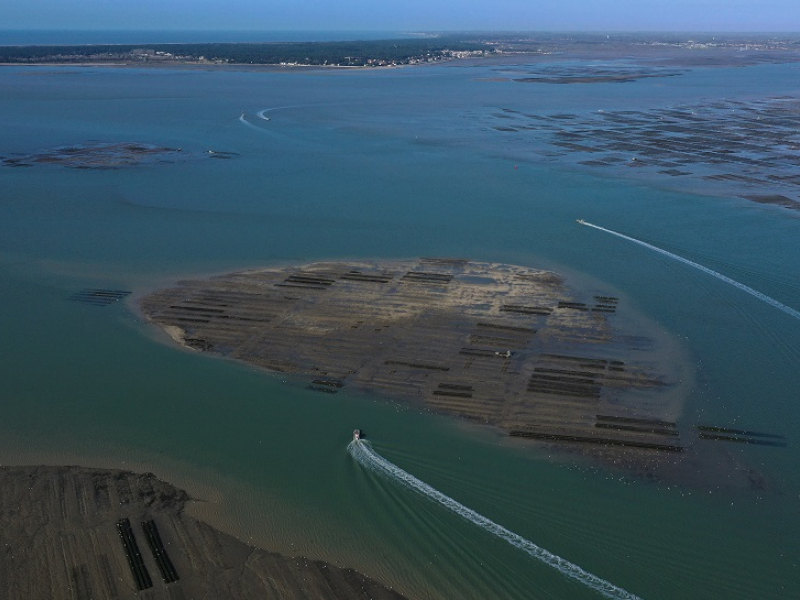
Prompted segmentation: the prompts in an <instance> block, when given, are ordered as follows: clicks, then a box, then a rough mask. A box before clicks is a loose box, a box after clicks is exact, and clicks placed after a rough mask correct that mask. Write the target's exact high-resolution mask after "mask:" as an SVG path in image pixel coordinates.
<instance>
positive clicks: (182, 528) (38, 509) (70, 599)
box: [0, 467, 403, 600]
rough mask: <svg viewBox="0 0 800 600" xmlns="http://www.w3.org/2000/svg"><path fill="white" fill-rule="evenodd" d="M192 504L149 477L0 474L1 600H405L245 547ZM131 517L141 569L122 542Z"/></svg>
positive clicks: (358, 578)
mask: <svg viewBox="0 0 800 600" xmlns="http://www.w3.org/2000/svg"><path fill="white" fill-rule="evenodd" d="M189 501H190V498H189V497H188V495H187V494H186V492H184V491H182V490H179V489H176V488H175V487H173V486H171V485H169V484H168V483H165V482H163V481H160V480H159V479H157V478H156V477H155V476H154V475H152V474H149V473H148V474H143V475H142V474H136V473H131V472H128V471H117V470H101V469H87V468H82V467H0V531H2V545H0V598H9V599H11V598H25V599H26V600H62V599H63V600H76V599H78V600H87V599H90V598H91V599H92V600H125V599H131V600H133V599H136V598H148V599H149V600H189V599H191V598H236V599H237V600H256V599H258V600H317V599H319V598H328V599H333V600H350V599H353V600H356V599H362V598H366V597H369V598H375V599H379V600H402V598H403V596H401V595H400V594H398V593H396V592H394V591H392V590H389V589H387V588H385V587H383V586H381V585H380V584H378V583H377V582H375V581H373V580H371V579H368V578H366V577H364V576H363V575H360V574H359V573H357V572H355V571H353V570H352V569H342V568H338V567H336V566H334V565H330V564H327V563H324V562H322V561H312V560H307V559H305V558H302V557H295V558H290V557H286V556H282V555H280V554H275V553H272V552H267V551H265V550H261V549H258V548H253V547H251V546H248V545H246V544H244V543H242V542H240V541H238V540H236V539H235V538H233V537H231V536H229V535H226V534H224V533H222V532H220V531H217V530H216V529H214V528H212V527H211V526H209V525H207V524H206V523H203V522H202V521H199V520H197V519H195V518H193V517H191V516H189V515H188V514H186V513H185V512H184V507H185V506H186V504H187V502H189ZM126 519H127V523H128V524H129V525H130V529H129V530H128V533H129V534H130V535H132V536H133V539H134V541H135V542H136V547H137V548H138V550H139V557H138V558H137V557H135V556H134V560H133V564H134V565H135V566H132V564H131V562H130V561H129V558H128V556H127V554H128V552H127V551H126V544H125V542H124V541H123V537H122V535H120V531H125V520H126ZM150 522H152V524H150ZM120 523H122V526H121V527H120V526H119V524H120ZM143 523H145V524H147V525H145V526H143ZM148 531H151V532H152V531H156V532H157V533H156V535H157V537H158V539H159V540H160V542H161V546H160V549H161V550H163V553H161V555H162V556H161V557H159V556H158V555H159V552H156V551H154V550H152V548H151V544H150V542H149V541H148V539H149V537H148ZM151 535H152V534H151ZM150 539H154V538H150ZM154 547H156V548H159V546H158V544H157V543H154ZM164 557H165V558H164ZM165 580H166V581H165ZM142 583H143V584H144V589H140V588H141V587H142Z"/></svg>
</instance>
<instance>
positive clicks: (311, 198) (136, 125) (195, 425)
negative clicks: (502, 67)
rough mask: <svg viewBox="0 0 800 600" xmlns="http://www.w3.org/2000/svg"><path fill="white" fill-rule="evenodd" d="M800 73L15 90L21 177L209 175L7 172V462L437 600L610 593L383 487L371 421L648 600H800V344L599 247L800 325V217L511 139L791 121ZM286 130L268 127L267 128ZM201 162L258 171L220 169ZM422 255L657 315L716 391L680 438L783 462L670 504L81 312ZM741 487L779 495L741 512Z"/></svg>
mask: <svg viewBox="0 0 800 600" xmlns="http://www.w3.org/2000/svg"><path fill="white" fill-rule="evenodd" d="M794 72H795V71H794V67H793V66H791V65H787V66H775V65H768V66H760V67H748V68H741V69H718V70H696V71H693V72H691V73H689V74H687V75H685V76H682V77H674V78H669V79H665V80H658V79H649V80H648V79H645V80H642V81H639V82H636V83H630V84H626V85H624V86H618V85H614V84H610V85H603V84H595V85H591V86H579V85H570V86H546V87H541V86H526V85H517V84H513V83H509V82H499V81H498V82H495V81H479V80H480V79H486V78H491V77H492V76H493V75H494V74H496V72H495V71H494V70H493V69H491V68H489V67H480V66H464V65H463V64H461V65H460V66H456V63H453V64H451V65H441V66H435V67H426V68H419V69H397V70H387V71H357V72H320V71H308V72H293V73H239V72H228V71H209V72H197V71H169V70H154V71H147V70H136V69H92V68H59V69H51V68H4V69H2V70H0V130H2V132H3V136H2V139H3V146H2V148H0V154H1V155H4V156H11V155H12V154H14V153H20V154H29V153H34V152H38V151H42V150H46V149H48V148H52V147H56V146H60V145H67V144H75V143H83V142H87V141H89V140H99V141H102V142H128V141H132V142H142V143H150V144H160V145H162V144H163V145H167V146H171V147H180V148H182V149H183V153H184V155H185V158H184V159H182V160H181V161H180V162H177V163H175V164H163V165H149V166H141V167H135V168H129V169H122V170H69V169H64V168H61V167H55V166H42V165H38V166H35V167H31V168H25V169H23V168H16V169H14V168H9V167H0V278H2V280H1V281H2V285H0V332H2V336H0V355H1V356H2V357H3V360H2V361H0V382H2V384H1V385H0V407H1V408H2V418H0V463H1V464H19V463H35V462H51V463H54V464H59V463H63V462H80V463H83V464H87V465H97V466H115V467H122V468H128V467H129V468H137V469H139V468H143V469H149V470H152V471H154V472H155V473H157V474H158V475H160V476H162V477H164V478H165V479H168V480H170V481H173V482H175V483H176V484H178V485H183V486H185V487H187V489H188V490H189V491H190V493H192V494H193V495H194V496H196V497H198V498H200V499H202V500H207V502H201V503H198V506H197V507H196V509H195V510H196V511H197V512H198V513H199V514H201V515H203V516H206V517H207V518H210V519H212V520H213V522H215V523H217V524H219V525H220V526H222V527H223V528H225V529H226V530H228V531H231V532H232V533H234V534H236V535H238V536H239V537H242V538H243V539H247V540H252V541H253V542H254V543H259V544H262V545H264V546H265V547H268V548H270V549H275V550H278V551H281V552H284V553H291V554H303V555H307V556H313V557H319V558H324V559H327V560H331V561H333V562H335V563H337V564H341V565H347V566H353V567H356V568H358V569H359V570H362V571H363V572H365V573H367V574H369V575H372V576H374V577H376V578H378V579H380V580H382V581H384V582H386V583H389V584H391V585H393V586H395V587H397V588H399V589H400V590H401V591H403V592H405V593H407V594H408V595H409V596H411V597H414V598H431V599H440V598H441V599H445V598H453V597H462V598H465V599H472V598H474V599H479V598H596V597H598V596H597V595H596V594H595V593H594V592H593V591H591V590H589V589H587V588H584V587H582V586H580V585H579V584H576V583H573V582H571V581H569V580H567V579H565V578H564V577H563V576H561V575H560V574H559V573H557V572H556V571H554V570H552V569H550V568H548V567H546V566H544V565H542V564H541V563H537V562H536V561H535V560H532V559H531V557H529V556H527V555H525V554H524V553H522V552H520V551H519V550H518V549H515V548H513V547H511V546H509V545H508V544H506V543H505V542H503V541H502V540H499V539H497V538H494V537H492V536H491V535H490V534H489V533H486V532H484V531H482V530H480V529H478V528H476V527H475V526H474V525H472V524H470V523H467V522H466V521H463V520H462V519H460V518H459V517H457V516H455V515H453V514H452V513H449V512H447V511H446V510H444V509H443V508H442V507H440V506H437V505H435V504H433V503H431V502H429V501H428V500H426V499H424V498H422V497H421V496H419V495H417V494H414V493H413V492H412V491H410V490H408V489H405V488H403V487H401V486H399V485H397V484H396V483H395V482H393V481H391V480H387V479H383V478H380V477H378V476H376V475H375V474H373V473H371V472H368V471H365V470H364V469H363V468H361V467H359V465H358V464H356V463H355V462H354V461H353V460H352V458H351V457H350V456H349V455H348V453H347V450H346V445H347V443H348V441H349V439H350V436H351V431H352V429H353V428H354V427H356V426H358V427H363V428H364V429H365V430H366V431H367V432H368V433H369V434H370V438H371V439H372V443H373V446H374V447H375V449H376V450H377V451H378V452H379V453H380V454H381V455H382V456H384V457H386V458H387V459H388V460H390V461H392V462H394V463H396V464H398V465H399V466H401V467H402V468H403V469H405V470H406V471H408V472H410V473H412V474H413V475H414V476H416V477H418V478H419V479H421V480H423V481H425V482H426V483H428V484H430V485H432V486H433V487H435V488H436V489H439V490H441V491H442V492H443V493H445V494H447V495H449V496H451V497H453V498H454V499H456V500H457V501H458V502H460V503H462V504H464V505H465V506H468V507H469V508H471V509H473V510H475V511H478V512H479V513H481V514H483V515H485V516H487V517H489V518H490V519H492V520H493V521H495V522H497V523H499V524H501V525H503V526H505V527H507V528H508V529H510V530H511V531H514V532H515V533H517V534H519V535H521V536H523V537H525V538H527V539H528V540H531V541H533V542H534V543H536V544H538V545H539V546H542V547H544V548H546V549H548V550H550V551H552V552H555V553H557V554H558V555H560V556H563V557H564V558H566V559H568V560H569V561H571V562H573V563H575V564H577V565H579V566H581V567H582V568H583V569H586V570H587V571H589V572H591V573H593V574H595V575H597V576H599V577H602V578H604V579H607V580H608V581H611V582H613V583H614V584H615V585H618V586H620V587H622V588H624V589H626V590H628V591H630V592H632V593H635V594H636V595H638V596H640V597H642V598H644V599H659V598H660V599H674V598H686V599H691V598H698V599H700V598H702V599H726V600H727V599H734V598H741V599H750V598H776V599H777V598H791V597H797V596H800V575H798V573H800V569H799V568H798V567H800V565H798V564H797V563H798V556H800V542H798V539H800V535H798V534H800V518H799V517H800V485H798V478H797V473H798V467H800V455H799V454H798V451H797V448H798V447H799V445H800V435H798V432H797V429H796V427H795V424H796V423H798V422H800V408H799V407H798V403H797V399H798V394H799V393H800V368H799V367H800V350H798V349H800V322H798V321H797V320H796V319H793V318H792V317H790V316H789V315H786V314H785V313H782V312H780V311H777V310H775V309H774V308H773V307H771V306H769V305H766V304H764V303H762V302H760V301H759V300H757V299H755V298H753V297H751V296H748V295H747V294H744V293H742V292H741V291H740V290H737V289H735V288H733V287H731V286H729V285H727V284H725V283H723V282H721V281H718V280H716V279H714V278H711V277H709V276H708V275H706V274H704V273H701V272H698V271H695V270H692V269H690V268H687V267H686V266H685V265H682V264H680V263H677V262H675V261H671V260H669V259H668V258H666V257H664V256H660V255H657V254H654V253H648V251H646V250H645V249H643V248H641V247H638V246H636V245H633V244H630V243H627V242H625V241H624V240H620V239H618V238H615V237H613V236H610V235H608V234H605V233H603V232H600V231H596V230H590V229H588V228H585V227H579V226H578V225H577V224H576V223H575V219H576V218H583V219H586V220H587V221H590V222H592V223H596V224H598V225H601V226H603V227H607V228H609V229H613V230H616V231H620V232H622V233H625V234H627V235H630V236H633V237H635V238H637V239H641V240H644V241H646V242H648V243H650V244H653V245H655V246H658V247H661V248H664V249H666V250H668V251H670V252H674V253H676V254H679V255H681V256H684V257H686V258H688V259H689V260H692V261H695V262H698V263H701V264H704V265H706V266H707V267H709V268H711V269H714V270H715V271H719V272H720V273H723V274H724V275H726V276H728V277H731V278H733V279H735V280H737V281H740V282H742V283H744V284H745V285H748V286H750V287H752V288H754V289H757V290H759V291H760V292H762V293H764V294H767V295H769V296H770V297H772V298H775V299H776V300H778V301H779V302H781V303H783V304H786V305H788V306H790V307H793V308H795V309H800V300H798V298H800V243H798V239H800V219H799V218H798V217H797V216H796V215H795V214H794V213H791V212H789V211H785V210H781V209H777V208H774V207H768V206H762V205H756V204H751V203H747V202H745V201H743V200H739V199H735V198H724V197H722V198H720V197H708V196H698V195H691V194H688V193H684V192H678V191H674V190H669V189H668V188H667V187H666V186H667V184H669V182H668V181H664V180H653V181H649V182H648V181H637V182H631V181H625V180H621V179H618V178H615V177H612V176H603V175H602V174H600V176H591V175H589V174H586V173H583V172H579V171H574V170H572V169H571V167H569V166H567V165H562V164H560V163H557V162H543V161H542V159H541V158H539V156H540V155H539V154H537V153H536V152H534V149H533V148H529V147H526V145H525V144H524V143H514V142H512V141H509V138H508V137H507V136H502V135H498V134H497V133H498V132H496V131H493V130H491V128H490V126H489V123H490V120H489V115H490V114H491V113H493V112H496V111H497V109H499V108H512V109H516V110H522V111H528V112H536V111H555V110H562V109H564V110H566V109H569V110H597V109H600V108H631V107H653V106H655V107H657V106H662V105H671V104H676V103H680V102H683V101H691V102H697V101H699V100H702V99H709V100H713V99H717V98H721V97H724V98H745V99H749V98H754V97H760V96H771V95H782V94H794V95H797V94H798V93H800V90H799V89H798V87H800V86H797V85H796V84H794V83H793V81H795V79H796V78H795V79H793V78H792V77H791V74H792V73H794ZM265 109H271V110H269V111H268V112H265V113H263V114H264V115H265V116H268V117H270V120H269V121H265V120H264V119H262V118H260V117H259V116H258V113H259V111H262V110H265ZM209 149H213V150H219V151H231V152H237V153H239V156H238V157H236V158H235V159H231V160H213V159H210V158H208V154H207V151H208V150H209ZM515 167H516V168H515ZM414 256H463V257H469V258H474V259H477V260H491V261H503V262H510V263H514V264H521V265H528V266H534V267H546V268H553V269H556V270H560V271H562V272H565V273H567V274H569V275H570V276H571V277H572V279H573V281H575V282H585V285H589V286H596V287H597V288H598V289H602V290H604V291H609V290H610V291H613V292H615V293H617V294H620V295H621V297H622V298H623V300H624V306H627V307H629V308H628V309H625V308H624V307H623V309H622V311H623V314H628V313H625V312H624V310H630V311H634V312H640V313H643V314H644V315H646V316H647V317H648V318H649V319H651V320H652V321H653V322H654V323H655V326H656V327H657V328H659V329H660V330H662V331H663V332H665V333H666V334H668V335H670V336H671V337H672V338H673V339H674V340H675V341H676V342H675V343H676V344H677V345H678V346H679V347H680V348H681V351H682V354H683V356H684V359H685V360H688V361H689V362H690V364H691V366H692V368H693V369H694V372H693V373H687V377H688V378H689V379H690V380H691V388H690V390H689V391H688V398H687V400H686V405H685V409H684V413H683V415H682V417H681V418H680V419H679V427H680V428H681V430H682V431H690V430H691V427H692V426H693V425H694V424H697V423H710V424H714V425H720V424H724V425H728V426H733V427H739V428H742V429H752V430H756V431H768V432H774V433H779V434H783V435H785V436H786V439H787V447H786V448H768V447H749V446H748V447H740V445H731V444H729V445H726V446H725V447H724V448H722V447H720V446H715V447H714V450H713V452H710V453H709V455H710V457H711V458H710V459H709V460H711V461H712V464H711V469H710V471H709V470H708V468H707V465H698V472H699V473H703V474H706V473H709V472H714V471H716V472H719V473H721V475H720V476H719V477H717V478H710V479H708V480H706V481H692V482H690V483H687V484H685V485H676V484H675V483H674V482H671V481H670V482H666V481H665V482H664V483H660V484H657V483H646V482H644V481H640V480H637V479H635V478H632V477H627V476H625V475H624V474H622V473H620V472H616V471H609V470H605V469H601V468H598V467H596V466H591V465H589V464H587V463H586V462H585V461H582V460H579V459H578V458H575V457H566V458H565V457H557V458H556V459H551V457H549V456H548V454H547V453H546V452H542V451H537V450H536V449H533V448H530V447H526V446H522V445H517V444H515V443H512V442H510V441H509V440H508V439H507V438H506V437H505V436H503V435H502V434H500V433H498V432H495V431H490V430H484V429H481V428H478V427H474V426H472V425H469V424H465V423H462V422H460V421H457V420H452V419H446V418H442V417H438V416H435V415H430V414H426V413H421V412H419V411H417V410H414V409H410V408H407V407H401V406H397V405H395V404H393V403H390V402H385V401H383V400H382V399H380V398H375V397H369V396H358V395H355V394H352V393H349V394H339V395H337V396H336V397H335V398H331V397H328V396H327V395H322V394H315V393H314V392H310V391H307V390H305V389H304V388H303V385H302V383H301V382H299V381H294V380H291V379H288V380H286V378H283V377H281V376H277V375H269V374H265V373H262V372H257V371H255V370H253V369H250V368H248V367H246V366H243V365H237V364H234V363H231V362H228V361H222V360H213V359H211V358H209V357H206V356H202V355H199V354H196V353H191V352H185V351H182V350H180V349H177V348H175V347H173V346H171V345H169V344H166V343H164V340H163V339H162V338H161V337H160V336H159V334H158V333H157V332H154V331H152V329H150V328H149V327H148V326H147V325H146V324H144V323H143V322H142V321H141V320H140V319H139V317H137V316H136V313H135V311H134V310H133V305H134V302H135V300H133V299H132V300H131V302H130V303H129V305H128V306H123V305H114V306H110V307H106V308H98V307H93V306H85V305H81V304H76V303H73V302H69V301H67V298H68V296H69V295H70V294H72V293H74V292H75V291H77V290H79V289H82V288H85V287H108V288H122V289H131V290H133V291H134V293H135V294H141V293H145V292H146V291H147V290H149V289H152V288H153V287H157V286H159V285H164V284H167V283H169V282H171V281H174V280H176V279H179V278H183V277H186V276H197V275H202V274H206V273H211V272H221V271H226V270H230V269H237V268H243V267H248V266H253V265H270V264H286V263H295V262H303V261H309V260H326V259H339V258H359V257H371V258H381V257H386V258H400V257H414ZM321 396H325V397H321ZM730 446H733V447H730ZM714 461H716V463H715V462H714ZM717 463H718V464H717ZM715 466H718V467H719V468H718V469H714V467H715ZM732 466H734V467H737V468H739V469H740V471H739V472H740V473H741V472H743V470H747V472H748V473H750V474H751V475H752V478H753V479H754V480H758V481H760V482H763V485H760V486H756V487H760V488H763V489H740V488H736V489H732V488H731V487H730V486H727V485H726V478H727V475H726V473H728V472H730V471H729V469H731V468H732ZM704 469H705V470H704ZM703 477H705V475H703ZM698 478H699V477H698ZM735 479H736V481H740V479H741V478H735Z"/></svg>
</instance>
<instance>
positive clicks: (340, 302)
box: [141, 259, 682, 453]
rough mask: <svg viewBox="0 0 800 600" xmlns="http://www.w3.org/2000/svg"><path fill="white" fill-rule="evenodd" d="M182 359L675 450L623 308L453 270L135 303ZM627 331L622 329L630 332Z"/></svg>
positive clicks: (331, 272)
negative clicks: (181, 348)
mask: <svg viewBox="0 0 800 600" xmlns="http://www.w3.org/2000/svg"><path fill="white" fill-rule="evenodd" d="M141 307H142V310H143V313H144V314H145V315H146V317H147V318H148V319H150V320H151V321H152V322H154V323H156V324H158V325H159V326H161V327H162V328H164V329H165V330H167V331H168V332H169V334H170V336H172V338H173V339H176V340H178V341H179V342H180V343H182V344H183V345H185V346H187V347H190V348H193V349H196V350H200V351H204V352H210V353H214V354H218V355H223V356H226V357H231V358H235V359H238V360H241V361H244V362H247V363H249V364H252V365H256V366H259V367H263V368H265V369H269V370H273V371H282V372H289V373H296V374H299V375H300V376H301V377H305V378H306V379H307V383H308V386H309V387H310V388H312V389H314V390H316V391H319V392H321V393H327V394H331V395H333V394H337V393H339V392H340V391H342V390H343V389H350V388H353V389H357V390H362V391H363V390H366V391H370V392H377V393H380V394H381V395H384V396H387V397H392V398H395V399H397V400H400V401H404V402H409V403H416V404H418V405H422V406H424V407H425V408H426V409H429V410H432V411H436V412H441V413H447V414H452V415H458V416H461V417H466V418H470V419H474V420H476V421H479V422H482V423H486V424H489V425H493V426H496V427H499V428H502V429H504V430H505V431H507V432H508V433H510V434H511V435H513V436H516V437H524V438H530V439H537V440H545V441H547V442H553V443H564V444H575V443H581V444H585V445H586V446H590V445H597V444H600V445H612V446H624V447H626V448H635V449H640V450H643V451H648V452H649V451H666V452H668V453H674V452H676V451H680V450H682V445H681V442H680V438H679V434H678V430H677V428H676V423H675V421H676V418H677V417H678V415H679V414H680V398H679V395H677V394H675V393H674V391H675V385H674V384H675V378H674V373H673V372H672V370H671V366H670V365H668V364H666V361H664V360H663V357H662V355H661V354H659V352H658V351H657V350H658V349H657V345H658V344H657V342H656V340H654V339H653V338H652V337H650V336H649V335H648V332H645V331H629V330H627V329H626V328H625V327H623V325H625V323H624V321H623V318H622V316H621V315H619V314H617V311H618V309H620V300H619V298H617V297H614V296H613V295H610V294H608V293H605V294H604V293H601V292H597V291H593V292H585V291H584V292H582V291H578V290H574V289H570V288H569V287H568V286H567V285H566V284H565V283H564V281H563V279H562V278H561V277H560V276H559V275H557V274H555V273H552V272H549V271H543V270H537V269H531V268H526V267H519V266H513V265H503V264H494V263H482V262H471V261H467V260H454V259H419V260H415V261H406V262H375V263H367V262H359V263H355V262H353V263H315V264H310V265H304V266H299V267H290V268H276V269H261V270H254V271H248V272H242V273H232V274H228V275H222V276H217V277H212V278H210V279H207V280H201V281H184V282H181V283H180V284H179V285H178V286H177V287H173V288H170V289H166V290H162V291H158V292H155V293H153V294H150V295H148V296H146V297H144V298H142V299H141ZM627 325H629V324H627Z"/></svg>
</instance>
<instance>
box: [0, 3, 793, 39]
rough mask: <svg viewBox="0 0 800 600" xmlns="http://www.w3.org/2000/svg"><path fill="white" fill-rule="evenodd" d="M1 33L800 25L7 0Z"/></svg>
mask: <svg viewBox="0 0 800 600" xmlns="http://www.w3.org/2000/svg"><path fill="white" fill-rule="evenodd" d="M0 5H1V6H2V10H0V30H3V29H56V30H64V29H67V30H108V29H118V30H153V29H156V30H257V31H299V30H302V31H325V30H339V31H447V30H450V31H456V30H461V31H463V30H480V31H487V30H502V31H704V32H717V31H718V32H726V31H736V32H746V31H753V32H762V31H763V32H768V31H776V32H800V0H0Z"/></svg>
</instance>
